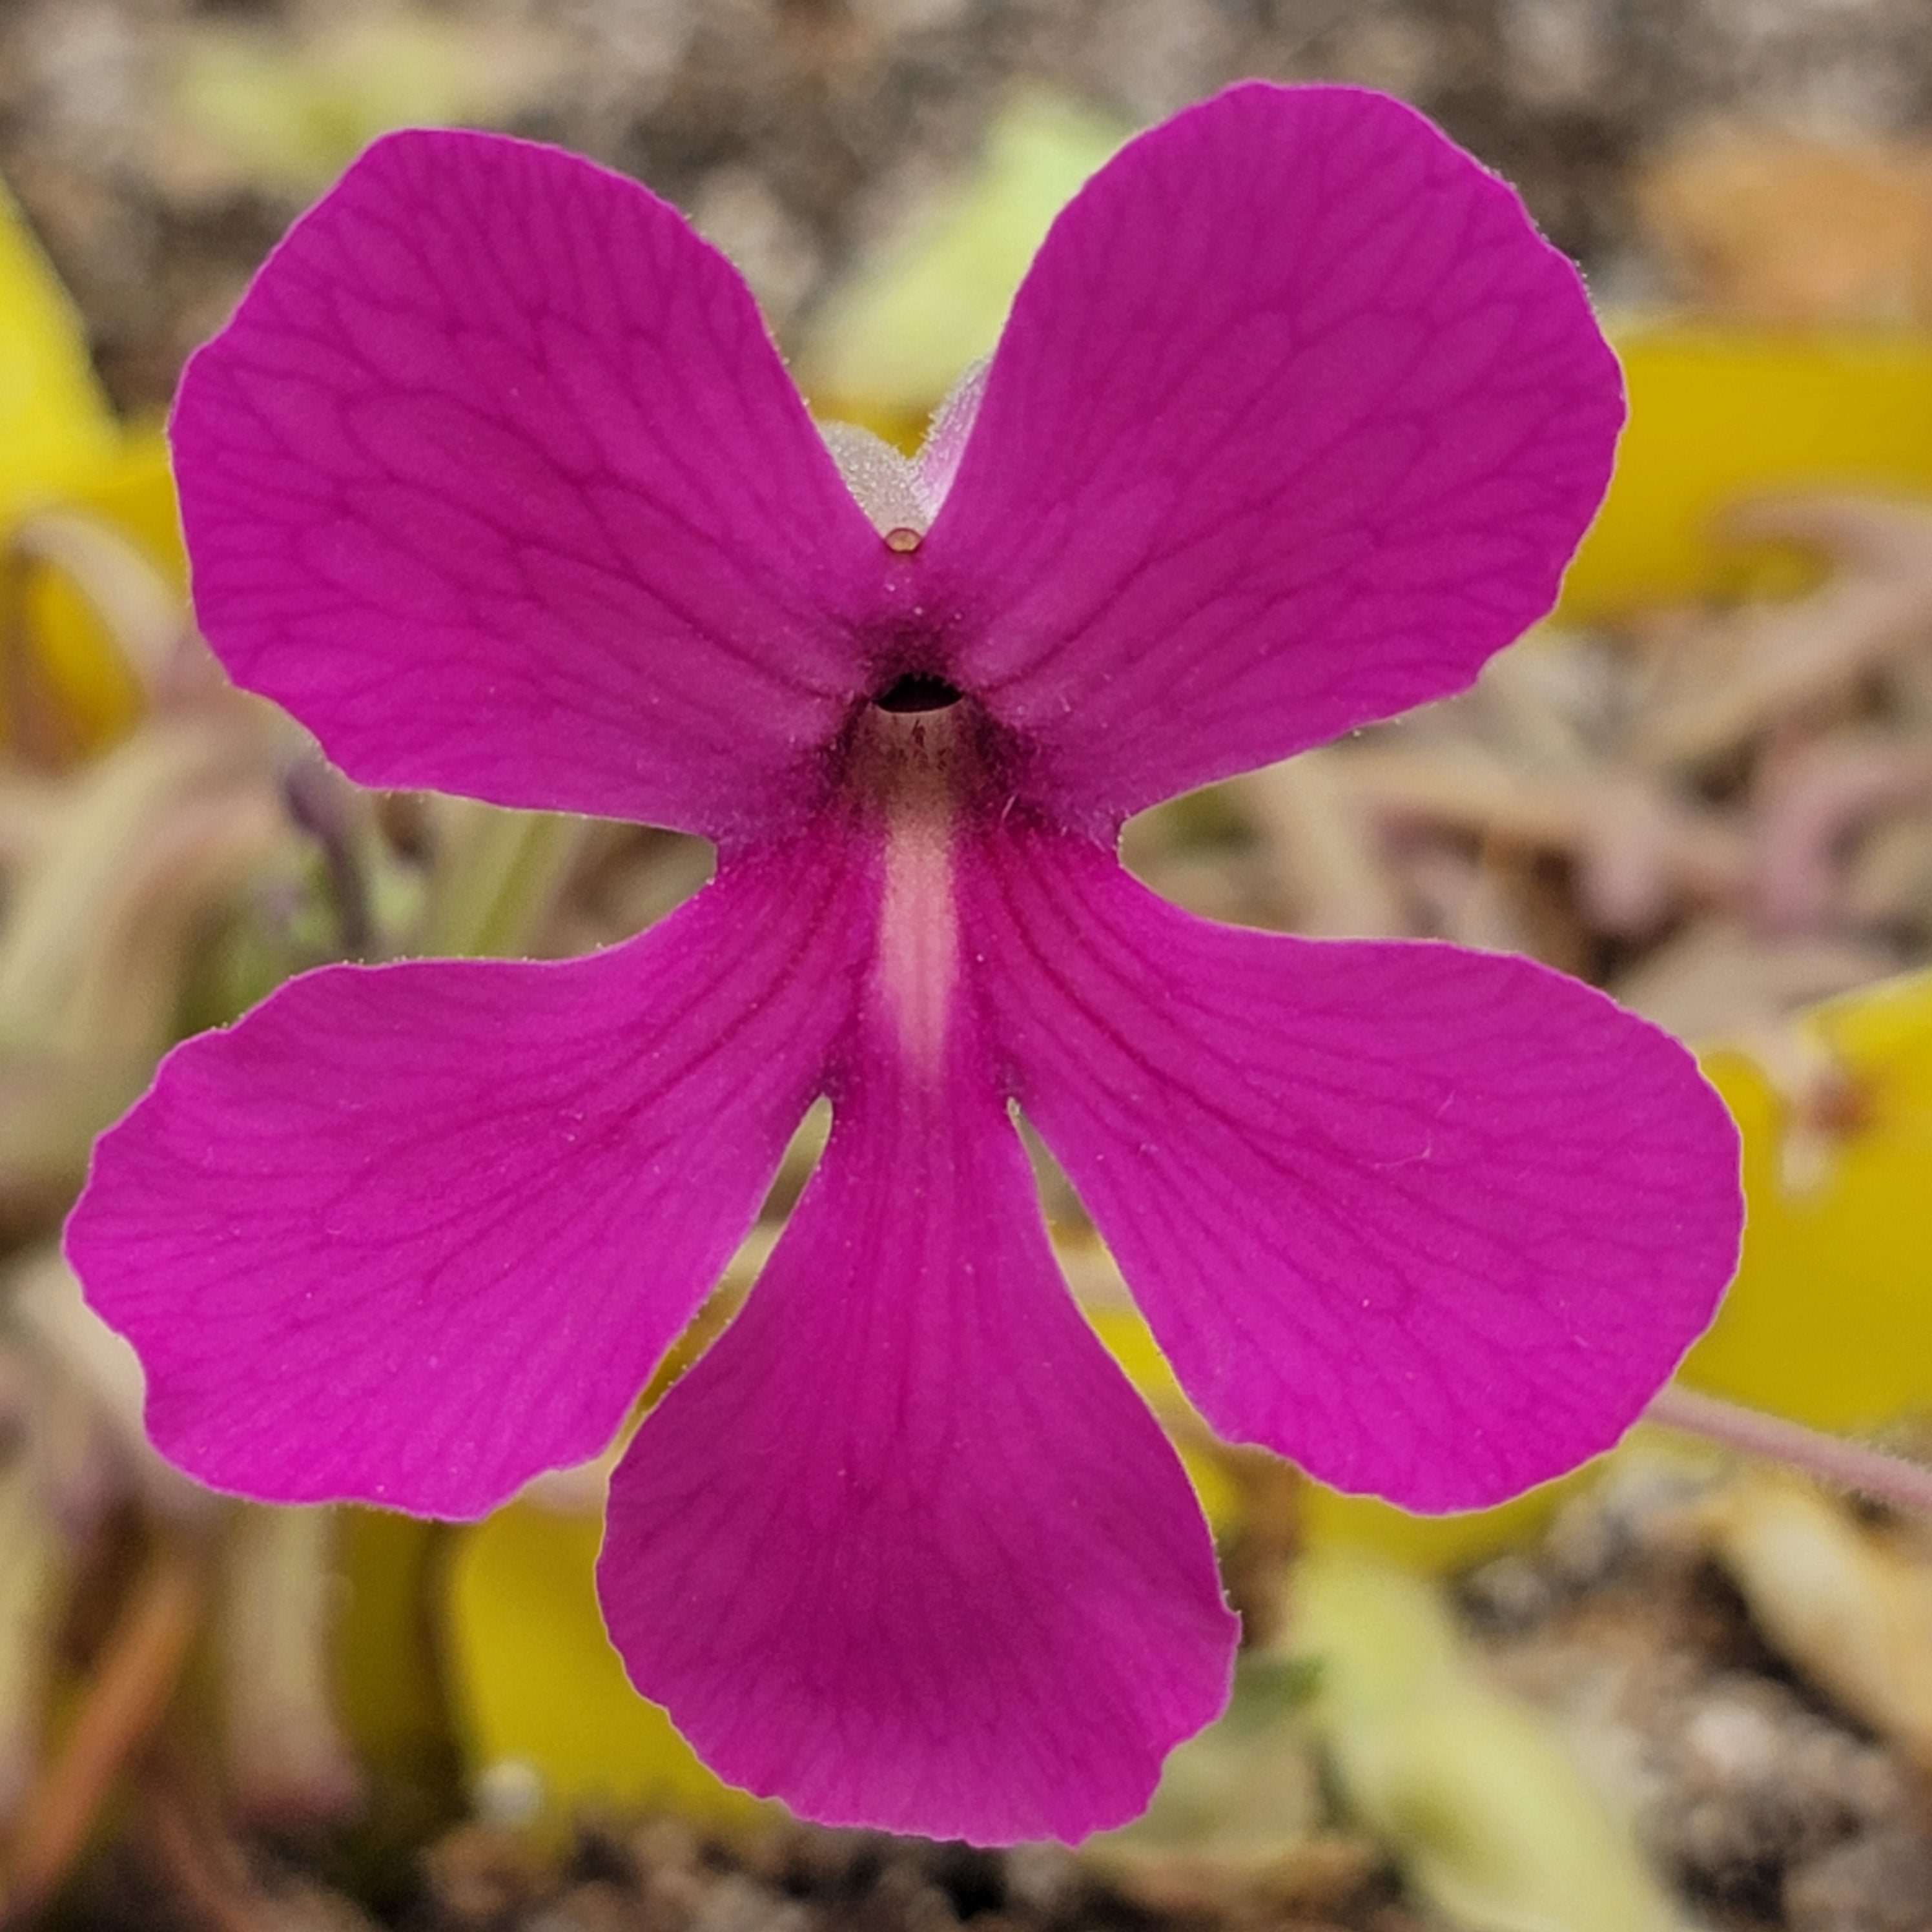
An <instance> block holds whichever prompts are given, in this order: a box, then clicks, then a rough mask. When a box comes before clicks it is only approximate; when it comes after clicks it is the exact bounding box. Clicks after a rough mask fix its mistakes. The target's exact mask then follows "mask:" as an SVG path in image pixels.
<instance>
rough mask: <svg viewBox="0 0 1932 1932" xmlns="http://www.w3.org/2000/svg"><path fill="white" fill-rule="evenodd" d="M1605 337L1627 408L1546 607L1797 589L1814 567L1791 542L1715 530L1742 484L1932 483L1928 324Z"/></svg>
mask: <svg viewBox="0 0 1932 1932" xmlns="http://www.w3.org/2000/svg"><path fill="white" fill-rule="evenodd" d="M1612 336H1613V340H1614V341H1615V342H1616V346H1617V350H1618V353H1619V356H1621V357H1622V360H1623V365H1624V374H1625V380H1626V382H1627V383H1628V386H1629V390H1630V403H1631V413H1630V422H1629V425H1628V428H1626V429H1625V431H1624V436H1623V441H1622V445H1621V446H1619V449H1618V452H1617V468H1616V475H1615V477H1614V478H1613V480H1612V481H1611V484H1610V495H1609V496H1608V498H1607V500H1606V501H1605V502H1604V508H1603V510H1602V511H1601V514H1599V515H1598V518H1597V520H1596V522H1595V523H1594V524H1593V525H1592V526H1591V529H1590V533H1589V535H1588V536H1586V538H1584V539H1583V548H1582V549H1581V550H1579V551H1578V553H1577V559H1576V561H1575V562H1574V563H1573V564H1572V565H1571V566H1570V570H1569V574H1568V576H1567V577H1565V580H1564V586H1563V601H1562V603H1561V604H1559V607H1558V609H1557V616H1558V617H1559V619H1562V620H1565V621H1567V622H1573V623H1580V624H1583V623H1590V622H1595V621H1597V620H1598V619H1604V618H1608V617H1613V616H1620V615H1624V614H1626V613H1628V612H1630V611H1632V610H1637V609H1640V608H1642V607H1644V606H1646V605H1654V604H1658V603H1667V602H1670V601H1684V600H1688V599H1691V598H1703V597H1726V598H1729V597H1743V596H1746V595H1779V594H1782V593H1785V592H1791V591H1795V590H1798V589H1802V588H1804V587H1805V586H1806V585H1807V584H1808V583H1810V582H1811V581H1813V580H1814V579H1815V577H1816V576H1817V567H1816V565H1814V564H1813V563H1812V562H1811V561H1810V560H1808V559H1806V558H1805V557H1803V556H1801V555H1799V553H1796V552H1795V551H1793V550H1776V549H1772V548H1771V547H1767V546H1765V545H1762V544H1758V545H1745V544H1734V543H1729V542H1727V541H1725V540H1724V529H1723V517H1724V512H1725V511H1727V509H1729V508H1731V507H1732V506H1733V505H1735V504H1737V503H1740V502H1745V501H1747V500H1748V499H1751V498H1752V497H1754V496H1772V495H1773V494H1779V493H1788V492H1790V491H1793V490H1811V489H1829V490H1867V491H1877V492H1879V493H1895V494H1901V495H1918V496H1923V495H1924V494H1925V493H1927V491H1928V490H1932V337H1927V336H1925V335H1916V334H1906V333H1902V332H1901V333H1885V332H1876V331H1873V332H1867V333H1842V334H1838V333H1819V334H1807V333H1805V332H1799V331H1795V330H1792V331H1784V332H1753V331H1749V330H1740V329H1720V328H1712V327H1701V326H1694V325H1683V326H1669V327H1665V326H1658V327H1654V328H1646V329H1637V328H1631V329H1613V331H1612Z"/></svg>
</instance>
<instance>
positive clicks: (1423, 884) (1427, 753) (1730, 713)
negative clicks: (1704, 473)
mask: <svg viewBox="0 0 1932 1932" xmlns="http://www.w3.org/2000/svg"><path fill="white" fill-rule="evenodd" d="M1747 521H1748V523H1749V525H1750V526H1751V529H1753V530H1754V532H1757V533H1760V534H1772V533H1775V534H1777V535H1782V536H1787V537H1790V538H1797V539H1801V540H1803V541H1806V542H1807V543H1808V544H1811V546H1812V547H1814V548H1815V549H1816V550H1817V551H1818V552H1820V553H1821V554H1823V555H1824V556H1827V557H1829V559H1830V565H1829V574H1828V575H1827V577H1826V579H1825V580H1824V581H1823V583H1821V584H1820V586H1819V587H1818V588H1817V589H1815V590H1814V591H1813V592H1811V593H1810V594H1809V595H1808V596H1805V597H1803V598H1799V599H1798V600H1797V601H1794V602H1790V603H1784V604H1750V605H1745V606H1740V607H1734V608H1727V609H1722V610H1703V611H1694V610H1679V611H1671V612H1655V613H1646V615H1645V616H1643V617H1642V618H1641V619H1637V620H1634V621H1633V622H1630V623H1629V624H1628V625H1624V626H1622V627H1621V628H1618V629H1616V630H1597V631H1574V630H1564V629H1561V628H1556V627H1555V626H1550V627H1547V628H1545V629H1544V630H1543V631H1541V632H1540V633H1538V634H1535V635H1534V636H1532V637H1530V638H1529V639H1526V640H1525V641H1524V642H1523V643H1521V644H1520V645H1518V646H1517V647H1516V648H1515V649H1514V650H1511V651H1509V652H1505V653H1504V654H1503V655H1502V656H1500V657H1499V658H1496V659H1495V660H1493V662H1492V663H1491V664H1490V665H1489V666H1488V667H1487V669H1486V670H1484V673H1483V675H1482V676H1481V678H1480V679H1478V682H1477V683H1476V685H1475V688H1473V689H1472V691H1469V693H1467V694H1466V695H1464V696H1463V697H1457V698H1454V699H1451V700H1449V701H1448V702H1447V703H1442V704H1438V705H1436V706H1430V707H1428V708H1427V709H1424V710H1422V711H1420V712H1415V713H1413V714H1412V715H1411V716H1409V718H1406V719H1403V720H1401V721H1397V722H1395V723H1393V724H1386V725H1382V726H1379V727H1375V728H1373V729H1372V730H1367V731H1364V732H1362V733H1358V734H1357V735H1356V736H1354V737H1352V738H1351V739H1347V740H1346V741H1344V742H1340V743H1339V744H1337V745H1331V746H1328V747H1327V748H1324V749H1322V750H1319V751H1313V752H1310V753H1307V754H1304V755H1303V756H1301V757H1299V758H1298V759H1296V760H1293V761H1292V763H1289V764H1288V765H1286V766H1280V767H1277V768H1276V769H1272V770H1269V771H1265V772H1256V773H1255V774H1253V775H1252V776H1250V777H1248V778H1244V779H1240V780H1238V781H1235V782H1234V783H1232V784H1229V785H1228V786H1226V787H1223V789H1222V790H1220V792H1219V793H1217V794H1214V795H1213V796H1209V797H1205V798H1203V797H1196V798H1193V799H1184V800H1181V801H1179V802H1178V803H1176V804H1175V805H1171V806H1167V807H1163V808H1161V809H1160V811H1157V812H1155V813H1153V814H1148V817H1145V818H1144V819H1142V820H1138V821H1136V823H1134V824H1133V825H1132V826H1130V827H1129V829H1128V843H1127V855H1128V857H1129V859H1130V862H1131V863H1133V865H1135V866H1136V868H1137V869H1138V870H1139V871H1141V872H1142V874H1144V875H1145V877H1148V879H1149V880H1150V881H1151V883H1154V885H1156V886H1157V887H1158V889H1160V890H1161V891H1162V892H1165V893H1167V894H1168V895H1170V896H1172V897H1173V898H1176V899H1178V900H1179V901H1181V902H1182V903H1184V904H1188V905H1190V907H1192V908H1193V910H1196V911H1197V912H1199V913H1203V914H1205V915H1207V916H1212V917H1217V918H1221V919H1235V920H1237V921H1240V922H1246V923H1250V924H1255V925H1262V926H1283V927H1286V928H1288V929H1292V930H1295V931H1298V932H1310V933H1317V934H1353V935H1360V936H1365V937H1366V936H1382V935H1395V934H1403V933H1407V934H1412V935H1421V936H1433V937H1439V938H1447V939H1451V940H1455V941H1460V942H1461V943H1463V944H1469V945H1477V946H1488V947H1501V948H1506V949H1508V950H1515V951H1520V952H1526V953H1530V954H1532V955H1533V956H1536V957H1538V958H1541V959H1544V960H1546V961H1547V962H1549V963H1550V965H1555V966H1559V967H1561V968H1563V969H1564V970H1565V971H1570V972H1573V973H1576V974H1580V976H1581V977H1584V978H1586V979H1589V980H1594V981H1595V982H1596V983H1598V984H1599V985H1603V986H1607V987H1608V989H1610V992H1613V993H1614V994H1615V995H1616V996H1617V997H1618V998H1619V999H1621V1000H1622V1001H1624V1002H1625V1004H1627V1005H1629V1006H1631V1007H1634V1008H1635V1009H1636V1010H1637V1011H1639V1012H1640V1013H1645V1014H1646V1015H1647V1016H1649V1017H1650V1018H1652V1019H1655V1020H1656V1021H1657V1022H1658V1023H1659V1024H1660V1025H1663V1026H1665V1027H1667V1028H1670V1030H1671V1031H1673V1032H1676V1033H1677V1034H1679V1035H1680V1036H1682V1037H1684V1038H1685V1039H1688V1040H1692V1041H1694V1042H1695V1043H1697V1044H1699V1045H1700V1046H1709V1045H1714V1044H1718V1043H1726V1044H1734V1045H1738V1046H1744V1047H1745V1048H1747V1049H1750V1050H1751V1051H1752V1052H1754V1053H1755V1054H1756V1055H1757V1056H1758V1058H1760V1060H1762V1061H1763V1062H1764V1064H1766V1067H1767V1068H1768V1070H1769V1071H1770V1072H1771V1073H1772V1076H1773V1077H1774V1078H1775V1079H1777V1080H1778V1081H1779V1082H1780V1083H1781V1085H1784V1087H1786V1088H1787V1089H1788V1090H1790V1091H1792V1092H1793V1094H1794V1095H1796V1096H1800V1097H1802V1096H1804V1095H1806V1094H1809V1093H1810V1091H1811V1088H1812V1087H1813V1086H1814V1085H1815V1084H1816V1082H1818V1081H1820V1080H1826V1079H1829V1078H1830V1070H1829V1068H1827V1067H1820V1065H1819V1064H1817V1055H1816V1054H1815V1052H1813V1051H1811V1050H1809V1049H1807V1047H1806V1046H1805V1043H1803V1041H1802V1040H1801V1039H1800V1038H1799V1037H1798V1036H1797V1035H1796V1033H1795V1031H1793V1029H1792V1028H1790V1026H1789V1025H1788V1024H1787V1022H1788V1021H1789V1019H1790V1016H1791V1015H1792V1014H1793V1013H1795V1012H1796V1010H1799V1008H1801V1007H1804V1006H1805V1005H1808V1004H1811V1003H1812V1002H1814V1001H1817V1000H1820V999H1821V998H1826V997H1828V996H1829V995H1832V994H1835V993H1838V992H1843V991H1846V990H1847V989H1849V988H1851V987H1852V986H1858V985H1861V984H1863V983H1866V982H1867V981H1870V980H1875V979H1878V978H1880V977H1883V976H1885V975H1886V974H1890V973H1894V972H1897V971H1902V970H1903V969H1905V968H1908V967H1910V966H1912V965H1918V964H1921V963H1923V962H1924V960H1925V959H1927V956H1928V954H1932V509H1927V508H1926V507H1924V506H1923V505H1917V504H1907V503H1897V502H1882V501H1876V500H1861V499H1849V498H1847V499H1802V500H1801V499H1793V500H1790V501H1786V502H1778V503H1775V504H1772V503H1764V504H1760V505H1756V506H1754V508H1752V509H1751V511H1750V512H1749V513H1748V517H1745V516H1744V515H1741V516H1740V517H1739V523H1740V524H1742V523H1745V522H1747Z"/></svg>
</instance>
